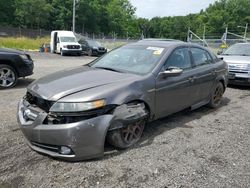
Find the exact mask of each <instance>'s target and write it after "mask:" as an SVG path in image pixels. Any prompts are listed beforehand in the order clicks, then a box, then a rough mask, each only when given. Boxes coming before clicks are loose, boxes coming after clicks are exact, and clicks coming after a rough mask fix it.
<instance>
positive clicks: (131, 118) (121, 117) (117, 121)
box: [109, 103, 148, 131]
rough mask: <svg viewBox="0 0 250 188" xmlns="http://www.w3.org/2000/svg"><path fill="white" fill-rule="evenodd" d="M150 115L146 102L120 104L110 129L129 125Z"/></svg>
mask: <svg viewBox="0 0 250 188" xmlns="http://www.w3.org/2000/svg"><path fill="white" fill-rule="evenodd" d="M147 115H148V113H147V111H146V109H145V104H144V103H137V104H133V103H131V104H123V105H121V106H118V107H117V108H116V109H115V110H114V112H113V116H114V118H113V120H112V122H111V125H110V127H109V131H111V130H115V129H120V128H123V127H126V126H127V125H129V124H131V123H134V122H136V121H138V120H139V119H143V118H146V116H147Z"/></svg>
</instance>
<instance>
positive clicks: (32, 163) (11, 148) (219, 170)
mask: <svg viewBox="0 0 250 188" xmlns="http://www.w3.org/2000/svg"><path fill="white" fill-rule="evenodd" d="M31 55H32V57H33V59H34V60H35V67H36V68H35V71H34V75H32V76H31V77H29V78H27V79H22V80H20V81H19V83H18V85H17V87H15V88H13V89H10V90H1V91H0V96H1V97H0V104H1V105H0V112H1V113H0V148H1V152H0V187H1V188H2V187H24V188H27V187H159V188H161V187H162V188H164V187H181V188H185V187H233V188H235V187H250V136H249V134H250V110H249V109H250V88H249V87H248V88H247V87H234V88H232V87H231V88H228V89H227V91H226V93H225V95H224V99H223V104H222V105H221V107H220V108H219V109H217V110H212V109H209V108H207V107H202V108H200V109H197V110H195V111H192V112H190V111H183V112H180V113H177V114H175V115H172V116H169V117H166V118H164V119H161V120H158V121H155V122H153V123H150V124H149V125H148V126H147V127H146V130H145V132H144V135H143V138H142V139H141V141H140V143H138V144H137V145H135V146H134V147H133V148H131V149H128V150H124V151H117V150H114V149H113V148H111V147H109V146H107V147H106V149H105V150H106V152H105V156H104V157H103V158H100V159H95V160H89V161H83V162H77V163H69V162H63V161H59V160H55V159H52V158H50V157H47V156H43V155H40V154H38V153H36V152H34V151H32V150H31V149H30V148H29V147H28V145H27V144H26V140H25V138H24V136H23V134H22V133H21V131H20V129H19V127H18V124H17V121H16V108H17V102H18V101H19V100H20V99H21V97H22V96H23V95H24V93H25V87H26V86H27V85H28V84H29V83H30V82H31V81H33V80H34V79H37V78H39V77H41V76H44V75H46V74H49V73H51V72H55V71H57V70H61V69H65V68H67V67H73V66H78V65H81V64H84V63H86V62H89V61H91V60H93V59H94V58H92V57H86V56H82V57H70V56H69V57H60V56H59V55H53V54H38V53H34V54H31Z"/></svg>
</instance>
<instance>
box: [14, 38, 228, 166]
mask: <svg viewBox="0 0 250 188" xmlns="http://www.w3.org/2000/svg"><path fill="white" fill-rule="evenodd" d="M227 72H228V71H227V65H226V63H225V62H224V61H222V60H221V59H218V58H217V57H216V56H215V55H214V54H212V53H211V52H210V51H208V50H207V49H205V48H202V47H200V46H197V45H192V44H188V43H184V42H178V41H157V40H154V41H147V40H146V41H140V42H137V43H134V44H128V45H126V46H123V47H121V48H118V49H115V50H113V51H111V52H109V53H107V54H105V55H104V56H102V57H101V58H99V59H97V60H95V61H93V62H91V63H90V64H88V65H86V66H81V67H77V68H72V69H69V70H65V71H61V72H57V73H54V74H52V75H48V76H46V77H43V78H40V79H38V80H36V81H35V82H33V83H32V84H31V85H29V86H28V88H27V93H26V95H25V96H24V98H23V99H22V100H21V102H20V103H19V106H18V114H17V116H18V121H19V124H20V127H21V130H22V132H23V133H24V135H25V137H26V138H27V140H28V144H29V146H30V147H31V148H32V149H34V150H35V151H37V152H40V153H44V154H47V155H50V156H53V157H58V158H62V159H66V160H74V161H75V160H82V159H89V158H94V157H99V156H102V155H103V153H104V143H105V141H108V142H109V143H110V144H112V145H113V146H114V147H116V148H119V149H125V148H128V147H130V146H132V145H133V144H135V143H136V142H137V141H138V140H139V139H140V137H141V135H142V133H143V129H144V126H145V123H146V122H148V121H153V120H156V119H159V118H161V117H164V116H167V115H169V114H173V113H175V112H178V111H180V110H183V109H185V108H189V107H191V108H192V109H195V108H198V107H200V106H202V105H206V104H209V106H211V107H214V108H215V107H218V106H219V105H220V102H221V99H222V95H223V93H224V91H225V89H226V86H227Z"/></svg>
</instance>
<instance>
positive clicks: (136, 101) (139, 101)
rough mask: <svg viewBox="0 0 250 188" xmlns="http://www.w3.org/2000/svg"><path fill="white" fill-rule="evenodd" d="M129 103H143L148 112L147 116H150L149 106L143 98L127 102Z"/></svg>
mask: <svg viewBox="0 0 250 188" xmlns="http://www.w3.org/2000/svg"><path fill="white" fill-rule="evenodd" d="M129 103H144V105H145V108H146V110H147V112H148V115H149V117H150V113H151V111H150V106H149V105H148V104H147V103H146V102H145V101H143V100H133V101H129V102H127V104H129Z"/></svg>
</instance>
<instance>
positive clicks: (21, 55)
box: [19, 54, 29, 60]
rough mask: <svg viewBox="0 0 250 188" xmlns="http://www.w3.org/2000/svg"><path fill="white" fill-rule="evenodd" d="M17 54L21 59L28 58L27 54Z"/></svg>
mask: <svg viewBox="0 0 250 188" xmlns="http://www.w3.org/2000/svg"><path fill="white" fill-rule="evenodd" d="M19 56H20V57H21V58H22V59H23V60H28V59H29V58H28V56H27V55H25V54H20V55H19Z"/></svg>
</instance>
